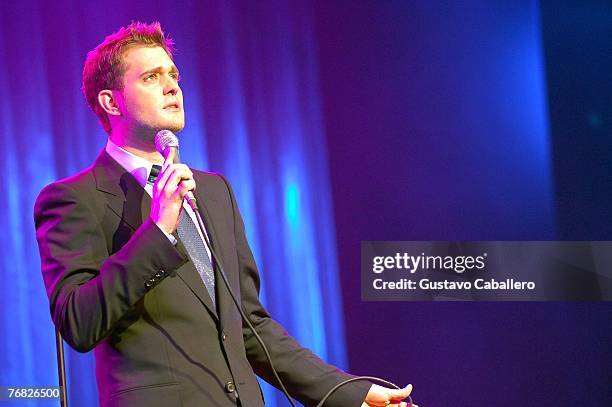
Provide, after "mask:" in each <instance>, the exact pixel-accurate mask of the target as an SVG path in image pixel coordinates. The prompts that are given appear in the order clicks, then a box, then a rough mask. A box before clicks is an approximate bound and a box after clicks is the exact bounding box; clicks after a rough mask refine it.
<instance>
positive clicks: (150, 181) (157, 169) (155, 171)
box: [147, 164, 162, 184]
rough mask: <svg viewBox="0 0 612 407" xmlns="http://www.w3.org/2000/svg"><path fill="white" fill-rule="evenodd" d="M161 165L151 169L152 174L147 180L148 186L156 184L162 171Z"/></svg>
mask: <svg viewBox="0 0 612 407" xmlns="http://www.w3.org/2000/svg"><path fill="white" fill-rule="evenodd" d="M161 168H162V167H161V165H157V164H153V166H152V167H151V172H150V173H149V178H148V179H147V184H154V183H155V180H156V179H157V176H158V175H159V172H160V171H161Z"/></svg>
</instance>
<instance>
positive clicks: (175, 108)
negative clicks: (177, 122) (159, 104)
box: [164, 103, 181, 110]
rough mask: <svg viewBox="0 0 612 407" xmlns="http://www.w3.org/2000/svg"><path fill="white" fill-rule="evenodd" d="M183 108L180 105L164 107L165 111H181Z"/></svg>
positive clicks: (171, 104)
mask: <svg viewBox="0 0 612 407" xmlns="http://www.w3.org/2000/svg"><path fill="white" fill-rule="evenodd" d="M180 109H181V107H180V105H179V104H178V103H170V104H167V105H166V106H164V110H180Z"/></svg>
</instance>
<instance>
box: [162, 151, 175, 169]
mask: <svg viewBox="0 0 612 407" xmlns="http://www.w3.org/2000/svg"><path fill="white" fill-rule="evenodd" d="M171 155H172V154H168V157H166V159H165V160H164V163H163V164H162V171H165V170H166V168H168V166H170V165H172V164H173V162H172V158H171Z"/></svg>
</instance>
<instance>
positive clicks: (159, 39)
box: [82, 21, 174, 134]
mask: <svg viewBox="0 0 612 407" xmlns="http://www.w3.org/2000/svg"><path fill="white" fill-rule="evenodd" d="M135 45H142V46H146V47H161V48H163V49H164V51H166V53H167V54H168V56H169V57H170V59H172V53H173V51H174V41H173V40H172V39H171V38H166V36H165V35H164V32H163V31H162V29H161V25H160V24H159V22H157V21H155V22H153V23H151V24H146V23H142V22H140V21H134V22H132V23H131V24H130V25H128V26H127V27H121V28H120V29H119V30H118V31H117V32H115V33H113V34H110V35H109V36H107V37H106V38H105V39H104V41H102V43H101V44H100V45H98V46H97V47H96V48H94V49H93V50H91V51H89V52H88V53H87V58H86V59H85V64H84V66H83V87H82V90H83V94H84V95H85V100H86V101H87V104H88V105H89V107H90V108H91V110H93V112H94V113H95V114H96V116H98V120H99V121H100V124H101V125H102V127H103V128H104V130H105V131H106V132H107V133H109V134H110V132H111V125H110V120H109V118H108V114H107V113H106V111H104V109H103V108H102V106H100V104H99V103H98V93H100V91H101V90H104V89H123V74H124V73H125V68H126V66H125V64H124V61H123V56H124V54H125V52H126V51H127V50H128V49H129V48H130V47H133V46H135Z"/></svg>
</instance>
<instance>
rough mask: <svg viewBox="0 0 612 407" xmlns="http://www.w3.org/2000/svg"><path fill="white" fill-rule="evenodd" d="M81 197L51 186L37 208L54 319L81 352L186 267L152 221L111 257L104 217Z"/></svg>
mask: <svg viewBox="0 0 612 407" xmlns="http://www.w3.org/2000/svg"><path fill="white" fill-rule="evenodd" d="M83 195H84V194H83V193H82V192H81V194H80V195H79V194H78V193H77V191H75V190H74V189H73V188H72V187H71V186H70V185H68V184H65V183H59V182H58V183H53V184H50V185H48V186H47V187H45V188H44V189H43V190H42V191H41V193H40V194H39V196H38V198H37V200H36V204H35V207H34V221H35V226H36V239H37V241H38V248H39V251H40V259H41V269H42V274H43V278H44V282H45V286H46V289H47V295H48V297H49V302H50V307H51V317H52V319H53V322H54V323H55V326H56V327H57V328H58V330H59V331H60V333H61V334H62V336H63V337H64V339H65V340H66V342H67V343H68V344H69V345H70V346H72V347H73V348H74V349H76V350H77V351H79V352H87V351H89V350H91V349H93V348H94V347H95V345H96V344H97V343H98V342H99V341H101V340H102V339H104V338H105V337H107V336H108V335H109V334H110V333H111V332H112V330H113V328H114V327H115V326H116V325H117V323H118V322H119V321H120V320H121V318H123V317H124V316H125V315H126V314H127V313H128V312H129V311H130V310H131V309H132V307H133V306H134V305H135V304H136V303H137V302H138V301H139V300H141V299H142V298H143V296H144V295H145V293H146V291H147V290H149V289H150V288H151V287H152V286H153V285H155V284H157V283H158V282H159V281H160V280H161V279H163V278H164V277H165V276H166V275H168V273H169V272H171V271H172V270H174V269H176V268H178V267H179V266H180V265H181V264H183V263H184V262H185V261H186V260H185V259H184V257H183V256H182V255H181V254H180V253H179V252H178V251H177V249H176V248H175V247H174V246H173V245H172V244H171V243H170V241H169V240H168V238H167V237H166V236H165V235H164V234H163V232H162V231H161V229H159V228H158V227H157V225H155V223H154V222H153V221H152V220H151V219H148V220H147V221H145V222H144V223H143V224H142V225H141V226H140V227H139V228H138V230H136V232H135V233H134V234H133V235H132V237H131V238H130V240H129V241H128V242H127V243H126V244H125V245H124V246H123V247H122V248H121V249H119V250H118V251H117V252H116V253H114V254H112V255H109V248H108V247H107V243H106V241H107V240H106V238H105V235H104V231H103V228H102V224H101V218H103V215H104V214H103V213H99V212H100V210H99V209H98V210H97V211H96V210H95V209H94V205H93V203H92V200H94V199H96V197H92V196H88V197H86V198H82V197H81V196H83ZM94 202H95V201H94ZM97 207H102V208H104V205H98V206H97Z"/></svg>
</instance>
